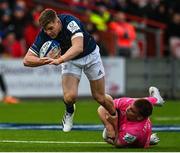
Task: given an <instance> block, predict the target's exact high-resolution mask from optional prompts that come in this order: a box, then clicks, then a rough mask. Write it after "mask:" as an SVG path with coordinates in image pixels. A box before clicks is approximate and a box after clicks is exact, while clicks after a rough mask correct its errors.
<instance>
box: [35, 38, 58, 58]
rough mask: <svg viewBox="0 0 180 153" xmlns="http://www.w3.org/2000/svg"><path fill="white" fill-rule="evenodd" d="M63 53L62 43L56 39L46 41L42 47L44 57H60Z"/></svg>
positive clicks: (41, 55)
mask: <svg viewBox="0 0 180 153" xmlns="http://www.w3.org/2000/svg"><path fill="white" fill-rule="evenodd" d="M60 55H61V48H60V43H59V42H57V41H56V40H49V41H46V42H45V43H44V44H43V45H42V47H41V48H40V54H39V56H40V58H42V57H50V58H53V59H55V58H58V57H59V56H60Z"/></svg>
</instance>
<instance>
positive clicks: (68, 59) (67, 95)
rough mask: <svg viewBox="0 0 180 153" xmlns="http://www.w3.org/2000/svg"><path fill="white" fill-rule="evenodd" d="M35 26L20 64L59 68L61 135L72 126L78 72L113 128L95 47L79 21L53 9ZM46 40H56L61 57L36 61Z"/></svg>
mask: <svg viewBox="0 0 180 153" xmlns="http://www.w3.org/2000/svg"><path fill="white" fill-rule="evenodd" d="M39 24H40V26H41V27H42V29H41V31H40V32H39V34H38V35H37V37H36V40H35V42H34V43H33V44H32V46H31V47H30V48H29V50H28V52H27V54H26V55H25V57H24V60H23V62H24V65H25V66H29V67H36V66H41V65H45V64H54V65H59V64H61V65H62V88H63V95H64V103H65V105H66V112H65V114H64V117H63V120H62V125H63V131H64V132H68V131H70V130H71V128H72V126H73V116H74V109H75V105H74V104H75V102H76V98H77V95H78V86H79V82H80V78H81V75H82V71H83V72H84V73H85V75H86V76H87V78H88V80H89V82H90V87H91V92H92V96H93V98H94V99H95V100H96V101H97V102H98V103H99V104H101V105H102V106H103V107H105V108H106V110H108V111H109V113H110V114H111V115H112V117H113V118H114V123H115V124H116V123H117V113H116V110H115V108H114V107H113V103H110V102H108V101H106V100H105V80H104V76H105V72H104V67H103V64H102V61H101V57H100V53H99V47H98V45H97V44H96V42H95V40H94V39H93V37H92V36H91V35H90V34H89V33H88V32H87V31H86V30H85V28H84V26H83V24H82V23H81V21H80V20H79V19H77V18H76V17H74V16H72V15H68V14H59V15H58V14H57V13H56V12H55V11H54V10H53V9H45V10H44V11H43V12H42V13H41V15H40V17H39ZM48 40H56V41H58V42H59V43H60V45H61V56H60V57H59V58H57V59H51V58H48V57H43V58H39V51H40V48H41V46H42V45H43V44H44V42H46V41H48Z"/></svg>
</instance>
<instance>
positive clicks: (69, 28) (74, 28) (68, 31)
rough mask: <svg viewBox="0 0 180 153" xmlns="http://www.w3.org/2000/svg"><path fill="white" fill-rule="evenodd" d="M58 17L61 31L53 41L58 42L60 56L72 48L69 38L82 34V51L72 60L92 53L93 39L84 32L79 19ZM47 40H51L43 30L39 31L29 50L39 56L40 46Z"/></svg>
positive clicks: (64, 16) (94, 46)
mask: <svg viewBox="0 0 180 153" xmlns="http://www.w3.org/2000/svg"><path fill="white" fill-rule="evenodd" d="M58 17H59V19H60V20H61V23H62V29H61V31H60V33H59V34H58V36H57V37H56V38H55V39H54V40H56V41H58V42H60V46H61V55H63V54H64V53H65V52H66V51H67V50H68V49H69V48H70V47H71V46H72V44H71V37H72V36H73V35H74V34H76V33H82V34H83V37H84V51H83V52H82V53H81V54H80V55H78V56H77V57H75V58H74V59H78V58H81V57H84V56H86V55H88V54H90V53H91V52H93V51H94V49H95V48H96V42H95V40H94V38H93V37H92V36H91V35H90V34H89V33H88V32H87V31H86V30H85V28H84V26H83V24H82V23H81V21H80V20H79V19H77V18H76V17H74V16H72V15H68V14H60V15H58ZM48 40H52V38H51V37H49V36H48V35H47V34H46V33H45V32H44V30H43V29H41V31H40V32H39V34H38V35H37V37H36V39H35V41H34V43H33V44H32V46H31V47H30V49H31V50H32V51H33V52H34V53H35V54H37V55H38V56H39V51H40V48H41V46H42V45H43V44H44V43H45V42H46V41H48Z"/></svg>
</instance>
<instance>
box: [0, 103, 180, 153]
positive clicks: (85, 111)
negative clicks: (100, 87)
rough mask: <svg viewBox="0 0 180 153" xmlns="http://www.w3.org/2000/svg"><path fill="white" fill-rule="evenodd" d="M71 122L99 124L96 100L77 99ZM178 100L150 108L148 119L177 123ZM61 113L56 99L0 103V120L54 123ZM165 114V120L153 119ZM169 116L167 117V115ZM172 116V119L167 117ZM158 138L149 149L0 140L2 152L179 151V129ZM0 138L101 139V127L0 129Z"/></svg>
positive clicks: (60, 107) (2, 121)
mask: <svg viewBox="0 0 180 153" xmlns="http://www.w3.org/2000/svg"><path fill="white" fill-rule="evenodd" d="M76 106H77V112H76V115H75V119H74V122H75V123H78V124H91V123H92V124H100V120H99V119H98V116H97V113H96V110H97V108H98V104H97V103H96V102H94V101H90V102H85V101H84V102H80V101H79V102H78V103H77V105H76ZM179 108H180V103H179V102H176V103H175V102H170V101H169V102H167V103H166V104H165V105H164V107H157V108H155V109H154V114H153V116H152V121H153V123H154V124H163V125H165V124H179V125H180V119H178V118H180V113H179ZM63 113H64V105H63V102H58V101H57V100H56V101H54V100H51V101H50V100H46V101H45V102H44V100H43V102H42V101H41V100H37V101H35V100H33V102H30V101H28V102H27V101H24V102H22V103H20V104H18V105H7V104H3V103H0V123H53V124H58V123H59V121H60V119H61V117H62V115H63ZM157 117H162V118H163V117H165V118H166V120H157ZM168 118H169V119H168ZM171 118H172V119H171ZM173 118H176V120H173ZM158 136H159V137H160V139H161V142H160V143H159V144H158V145H157V146H153V147H151V148H149V149H117V148H114V147H112V146H111V145H108V144H81V143H79V144H50V143H45V144H40V143H12V142H11V143H7V142H6V143H5V142H0V151H2V152H8V151H10V152H12V151H13V152H21V151H24V152H26V151H31V152H33V151H35V152H36V151H39V152H44V151H46V152H48V151H50V152H56V151H58V152H61V151H62V152H63V151H67V152H69V151H71V152H76V151H77V152H79V151H80V152H84V151H89V152H120V151H127V152H134V151H148V152H149V151H153V152H154V151H155V152H156V151H157V152H160V151H168V152H170V151H180V147H179V146H180V145H179V144H180V133H178V132H158ZM1 140H21V141H56V142H57V141H58V142H62V141H65V142H67V141H71V142H72V141H73V142H102V141H103V140H102V137H101V131H71V132H70V133H63V132H62V131H58V130H0V141H1Z"/></svg>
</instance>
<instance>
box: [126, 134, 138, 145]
mask: <svg viewBox="0 0 180 153" xmlns="http://www.w3.org/2000/svg"><path fill="white" fill-rule="evenodd" d="M123 140H124V141H125V142H127V143H133V142H134V141H135V140H136V136H134V135H131V134H129V133H126V134H125V135H124V137H123Z"/></svg>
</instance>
